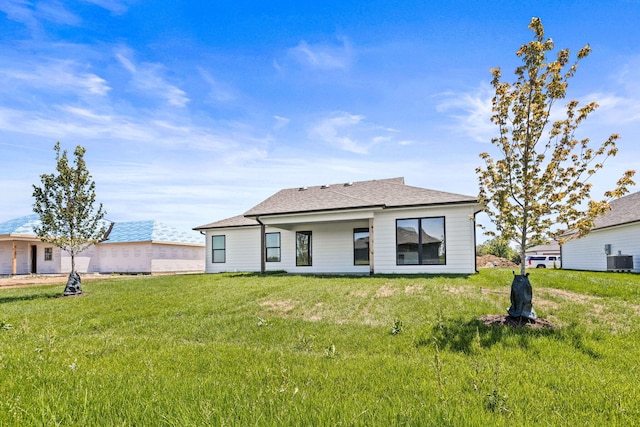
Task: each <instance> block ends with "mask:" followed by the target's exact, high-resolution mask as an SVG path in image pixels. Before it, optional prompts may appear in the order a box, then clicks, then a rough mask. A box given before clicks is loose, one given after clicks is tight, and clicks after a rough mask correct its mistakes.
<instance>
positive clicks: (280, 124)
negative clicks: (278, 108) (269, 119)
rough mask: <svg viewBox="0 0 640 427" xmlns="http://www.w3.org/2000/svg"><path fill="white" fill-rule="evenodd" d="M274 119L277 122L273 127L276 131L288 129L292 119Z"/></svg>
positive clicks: (277, 117)
mask: <svg viewBox="0 0 640 427" xmlns="http://www.w3.org/2000/svg"><path fill="white" fill-rule="evenodd" d="M273 118H274V119H275V120H276V124H275V125H273V128H274V129H282V128H284V127H286V126H287V125H288V124H289V122H290V121H291V119H289V118H287V117H281V116H277V115H276V116H273Z"/></svg>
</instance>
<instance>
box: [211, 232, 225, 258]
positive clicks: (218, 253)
mask: <svg viewBox="0 0 640 427" xmlns="http://www.w3.org/2000/svg"><path fill="white" fill-rule="evenodd" d="M211 248H212V250H213V253H212V254H211V261H212V262H214V263H224V262H226V239H225V236H224V235H222V236H211Z"/></svg>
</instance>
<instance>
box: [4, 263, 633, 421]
mask: <svg viewBox="0 0 640 427" xmlns="http://www.w3.org/2000/svg"><path fill="white" fill-rule="evenodd" d="M511 274H512V273H511V271H509V270H497V269H496V270H493V269H488V270H483V271H481V273H479V274H476V275H472V276H433V277H431V276H429V277H425V276H419V277H406V276H404V277H393V276H376V277H302V276H278V275H265V276H261V275H243V274H236V275H233V274H225V275H194V276H192V275H189V276H186V275H185V276H160V277H144V276H140V277H136V278H122V279H120V278H112V279H108V280H103V281H99V280H97V281H87V282H85V283H83V288H84V291H85V294H84V295H83V296H80V297H68V298H62V297H60V295H61V294H62V290H63V288H64V286H63V285H62V284H61V285H58V286H38V287H27V288H18V289H0V426H13V425H15V426H24V425H43V426H49V425H74V426H76V425H77V426H92V425H95V426H106V425H109V426H115V425H123V426H133V425H135V426H165V425H166V426H189V425H192V426H200V425H212V426H223V425H233V426H283V425H291V426H324V425H331V426H333V425H347V426H351V425H355V426H373V425H380V426H389V425H411V426H429V425H433V426H513V425H535V426H541V425H551V426H561V425H566V426H576V425H581V426H604V425H607V426H615V425H619V426H631V425H639V424H640V403H638V402H640V385H639V384H640V366H639V364H640V326H639V321H640V276H639V275H631V274H604V273H586V272H566V271H554V270H542V271H540V270H536V271H533V272H532V273H531V277H530V278H531V281H532V284H533V287H534V307H535V309H536V311H537V313H538V315H539V316H540V317H542V318H544V319H547V320H549V321H551V322H553V323H555V324H556V325H557V326H558V327H557V328H556V329H528V328H527V329H525V328H518V329H514V328H508V327H487V326H485V325H483V324H482V323H481V322H479V321H478V320H477V319H478V318H479V317H481V316H482V315H485V314H503V313H506V309H507V307H508V306H509V284H510V282H511Z"/></svg>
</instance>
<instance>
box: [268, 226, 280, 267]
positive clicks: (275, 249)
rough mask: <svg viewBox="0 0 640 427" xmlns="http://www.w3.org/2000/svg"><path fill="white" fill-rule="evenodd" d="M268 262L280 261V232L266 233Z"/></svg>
mask: <svg viewBox="0 0 640 427" xmlns="http://www.w3.org/2000/svg"><path fill="white" fill-rule="evenodd" d="M265 245H266V248H265V250H266V251H267V262H280V233H266V234H265Z"/></svg>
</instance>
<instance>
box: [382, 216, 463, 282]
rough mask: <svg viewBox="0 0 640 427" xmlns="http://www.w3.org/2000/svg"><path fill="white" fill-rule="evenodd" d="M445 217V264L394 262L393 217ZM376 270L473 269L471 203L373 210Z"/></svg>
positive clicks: (436, 270) (392, 272)
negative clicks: (374, 211) (469, 204)
mask: <svg viewBox="0 0 640 427" xmlns="http://www.w3.org/2000/svg"><path fill="white" fill-rule="evenodd" d="M439 216H442V217H444V218H445V244H446V264H445V265H397V262H396V261H397V260H396V219H406V218H426V217H439ZM374 235H375V238H374V256H375V264H374V266H375V272H376V273H383V274H412V273H437V274H439V273H452V274H453V273H455V274H471V273H475V246H474V236H475V229H474V221H473V207H470V206H447V207H433V208H420V209H401V210H400V209H398V210H391V209H390V210H385V211H383V212H376V214H375V218H374Z"/></svg>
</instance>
